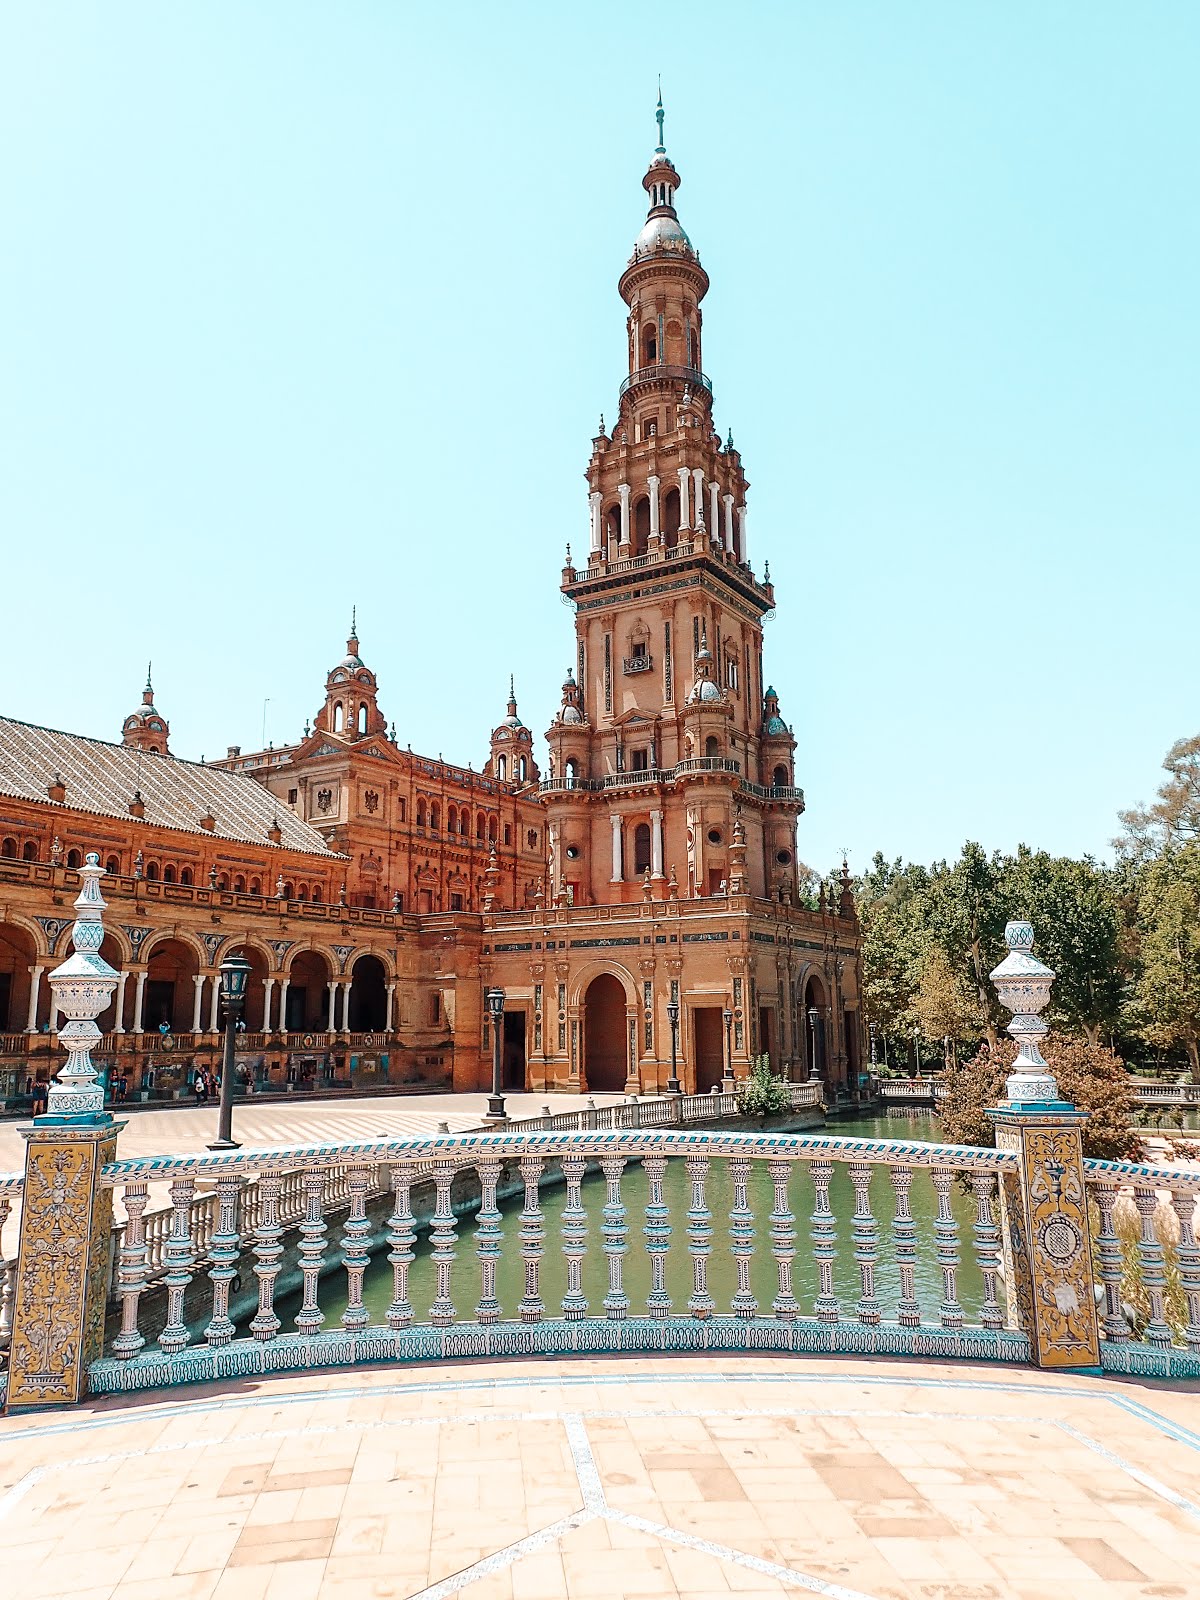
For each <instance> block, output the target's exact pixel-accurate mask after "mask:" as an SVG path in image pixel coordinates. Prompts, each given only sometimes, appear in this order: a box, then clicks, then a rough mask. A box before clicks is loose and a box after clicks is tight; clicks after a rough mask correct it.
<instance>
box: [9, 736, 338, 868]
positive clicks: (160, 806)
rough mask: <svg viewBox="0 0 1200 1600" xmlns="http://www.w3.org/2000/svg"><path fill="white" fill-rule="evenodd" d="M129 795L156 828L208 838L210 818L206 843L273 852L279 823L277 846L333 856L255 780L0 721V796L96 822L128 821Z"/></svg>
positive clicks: (303, 824) (306, 827)
mask: <svg viewBox="0 0 1200 1600" xmlns="http://www.w3.org/2000/svg"><path fill="white" fill-rule="evenodd" d="M55 773H58V774H60V776H61V778H62V781H63V783H64V784H65V785H66V790H67V795H66V799H65V801H63V802H62V803H61V805H60V804H58V803H57V802H55V801H53V800H50V799H49V798H48V797H47V794H46V789H47V786H48V785H49V784H50V783H52V782H53V780H54V775H55ZM135 789H139V790H140V791H141V795H142V800H143V802H144V804H145V807H146V813H145V818H144V820H145V821H146V822H148V823H153V824H156V825H157V826H158V827H160V828H181V829H183V831H184V832H186V833H197V834H209V833H210V830H209V829H207V828H202V827H201V826H200V818H201V817H202V816H204V815H205V814H206V813H208V814H210V815H211V816H212V817H213V819H214V821H215V823H216V826H215V827H214V828H213V829H212V830H211V835H210V836H211V837H213V838H218V839H238V840H241V841H244V842H247V843H250V844H257V845H261V846H262V848H263V849H264V851H265V850H270V849H273V848H275V847H274V846H273V845H272V844H271V842H270V840H269V839H268V838H267V829H268V828H269V827H270V826H271V822H272V820H273V818H274V817H275V816H276V815H278V818H279V827H280V831H281V833H282V841H281V843H282V845H283V847H284V848H286V849H288V850H303V851H306V852H307V853H308V854H310V855H319V856H333V855H335V852H334V851H331V850H330V849H329V847H328V845H327V844H326V843H325V841H324V839H323V838H322V837H321V835H320V834H319V833H318V832H317V830H316V829H315V828H310V827H309V826H308V824H307V823H306V822H302V821H301V820H300V818H299V817H297V816H295V815H293V813H292V812H291V811H290V810H289V808H288V807H287V806H281V805H279V803H278V801H277V800H276V798H275V797H274V795H271V794H269V793H268V792H267V790H266V789H264V788H263V787H262V786H261V784H258V783H256V782H255V781H254V779H253V778H245V777H243V776H242V775H241V773H239V772H223V771H221V770H220V769H219V768H217V767H207V766H204V765H202V764H201V763H199V762H196V761H180V760H179V759H178V758H177V757H175V756H154V755H146V754H143V753H141V752H139V751H137V750H130V749H126V748H125V746H124V745H119V744H108V743H107V742H106V741H105V740H103V739H88V738H85V737H84V735H83V734H79V733H59V732H58V730H57V729H55V728H39V727H38V726H37V725H36V724H34V723H31V722H18V721H17V720H16V719H15V718H14V717H0V794H7V795H15V796H18V797H19V798H20V799H22V800H33V801H36V802H37V803H38V804H39V805H44V806H50V807H53V808H55V809H58V810H62V811H91V812H94V813H95V814H96V815H97V816H102V817H124V818H126V819H128V820H132V819H131V818H130V816H129V802H130V801H131V800H132V799H133V792H134V790H135Z"/></svg>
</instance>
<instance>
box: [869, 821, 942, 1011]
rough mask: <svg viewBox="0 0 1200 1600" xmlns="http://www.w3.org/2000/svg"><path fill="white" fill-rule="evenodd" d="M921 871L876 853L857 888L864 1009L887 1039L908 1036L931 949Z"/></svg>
mask: <svg viewBox="0 0 1200 1600" xmlns="http://www.w3.org/2000/svg"><path fill="white" fill-rule="evenodd" d="M928 888H929V874H928V873H927V872H926V871H925V869H924V867H918V866H907V867H906V866H905V865H904V864H903V862H901V861H899V860H897V861H894V862H887V861H885V860H884V858H883V856H882V855H881V854H879V853H878V852H877V853H876V855H875V859H874V861H873V862H872V863H871V867H870V870H869V871H868V872H867V873H865V874H864V875H863V876H862V877H861V878H859V879H858V880H857V882H856V884H855V900H856V902H857V905H858V917H859V925H860V927H861V928H862V949H863V1010H864V1014H865V1017H866V1020H867V1021H868V1022H873V1023H875V1025H876V1027H877V1028H878V1030H879V1031H880V1032H881V1033H882V1034H883V1035H884V1036H885V1037H893V1038H895V1037H897V1036H898V1037H901V1038H903V1039H905V1040H907V1039H908V1038H909V1036H910V1035H911V1034H912V1030H913V1026H914V1024H915V1023H916V1021H917V1018H916V1013H915V1010H914V1003H915V999H916V995H917V990H918V987H919V983H920V972H921V966H922V963H923V962H924V960H925V958H926V955H927V954H928V951H929V945H930V935H929V926H928V915H927V907H926V903H925V901H926V896H927V893H928Z"/></svg>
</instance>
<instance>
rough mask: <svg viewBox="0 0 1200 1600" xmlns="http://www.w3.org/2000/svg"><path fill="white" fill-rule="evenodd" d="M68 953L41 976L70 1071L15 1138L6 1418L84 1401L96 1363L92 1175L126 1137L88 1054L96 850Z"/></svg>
mask: <svg viewBox="0 0 1200 1600" xmlns="http://www.w3.org/2000/svg"><path fill="white" fill-rule="evenodd" d="M79 875H80V877H81V879H82V880H83V888H82V889H81V891H80V894H79V898H78V899H77V900H76V902H75V909H76V912H77V917H76V921H75V926H74V928H73V930H72V943H73V945H74V953H73V954H72V955H71V956H69V957H68V958H67V960H66V961H64V962H63V964H62V965H61V966H60V967H57V968H56V969H55V970H54V972H53V973H52V974H51V977H50V984H51V988H52V990H53V992H54V1002H55V1005H56V1006H57V1008H58V1010H59V1011H61V1012H62V1014H63V1015H64V1016H65V1017H66V1018H67V1019H68V1020H67V1022H66V1024H65V1026H64V1027H63V1030H62V1034H61V1036H60V1037H61V1042H62V1043H63V1045H64V1046H65V1047H66V1049H67V1051H68V1052H69V1054H68V1060H67V1063H66V1065H65V1066H64V1067H63V1068H62V1070H61V1071H60V1073H59V1075H58V1077H57V1079H56V1080H55V1082H54V1083H52V1084H51V1086H50V1093H49V1103H48V1109H47V1111H46V1114H45V1115H44V1116H41V1117H35V1118H34V1121H33V1126H32V1127H31V1128H29V1129H26V1130H23V1132H24V1137H25V1139H26V1141H27V1143H26V1147H25V1189H24V1200H23V1205H22V1209H21V1231H20V1242H19V1246H18V1254H17V1276H16V1285H15V1293H14V1295H13V1322H12V1337H11V1342H10V1346H9V1360H8V1390H7V1396H6V1400H5V1410H6V1411H7V1412H8V1413H17V1412H22V1411H30V1410H43V1409H45V1408H48V1407H52V1406H64V1405H72V1404H74V1403H75V1402H76V1401H78V1400H80V1399H82V1398H83V1396H84V1395H85V1394H86V1392H87V1374H88V1368H89V1367H90V1366H91V1364H92V1362H93V1361H96V1360H97V1359H98V1358H99V1357H100V1355H101V1354H102V1349H103V1338H104V1302H105V1293H106V1289H107V1279H108V1273H109V1255H108V1251H109V1235H110V1234H111V1231H112V1190H111V1189H110V1188H106V1187H105V1186H104V1185H102V1184H101V1183H100V1181H99V1177H100V1169H101V1167H103V1166H104V1165H105V1163H106V1162H109V1161H112V1160H114V1159H115V1157H116V1153H117V1134H118V1133H119V1132H120V1130H121V1129H122V1128H123V1127H124V1126H125V1124H124V1123H123V1122H114V1121H113V1118H112V1117H111V1116H110V1115H109V1113H108V1112H107V1111H105V1109H104V1090H103V1088H102V1087H101V1085H100V1083H99V1081H98V1079H97V1075H96V1069H95V1067H94V1066H93V1065H92V1057H91V1053H92V1050H93V1048H94V1047H95V1045H96V1044H97V1043H98V1042H99V1039H100V1029H99V1028H98V1027H97V1026H96V1018H97V1017H98V1016H99V1015H100V1014H101V1012H102V1011H103V1010H104V1009H105V1007H106V1006H107V1005H108V1003H109V1000H110V999H111V997H112V994H113V991H114V990H115V989H116V987H117V974H116V973H115V972H114V971H113V969H112V968H111V967H110V966H109V965H108V963H107V962H106V961H104V960H103V959H102V958H101V956H100V947H101V945H102V943H103V941H104V925H103V922H102V921H101V917H102V914H103V912H104V909H105V908H104V900H103V899H102V897H101V895H100V885H99V880H100V878H102V877H103V876H104V874H103V872H102V870H101V867H100V858H99V856H98V855H96V853H95V852H94V851H93V852H91V853H89V855H88V858H87V862H86V864H85V865H84V866H83V867H82V868H81V869H80V874H79Z"/></svg>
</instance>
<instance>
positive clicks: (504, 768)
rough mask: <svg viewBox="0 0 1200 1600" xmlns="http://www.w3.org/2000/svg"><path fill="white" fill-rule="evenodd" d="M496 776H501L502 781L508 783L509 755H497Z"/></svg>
mask: <svg viewBox="0 0 1200 1600" xmlns="http://www.w3.org/2000/svg"><path fill="white" fill-rule="evenodd" d="M496 776H497V778H499V780H500V782H501V783H507V782H508V757H507V756H497V757H496Z"/></svg>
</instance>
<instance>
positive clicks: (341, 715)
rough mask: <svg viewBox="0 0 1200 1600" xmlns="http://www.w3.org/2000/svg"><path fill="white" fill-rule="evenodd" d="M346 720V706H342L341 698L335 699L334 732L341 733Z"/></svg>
mask: <svg viewBox="0 0 1200 1600" xmlns="http://www.w3.org/2000/svg"><path fill="white" fill-rule="evenodd" d="M345 720H346V712H345V709H344V707H343V706H342V702H341V701H340V700H335V701H334V702H333V731H334V733H341V731H342V727H343V725H344V723H345Z"/></svg>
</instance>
